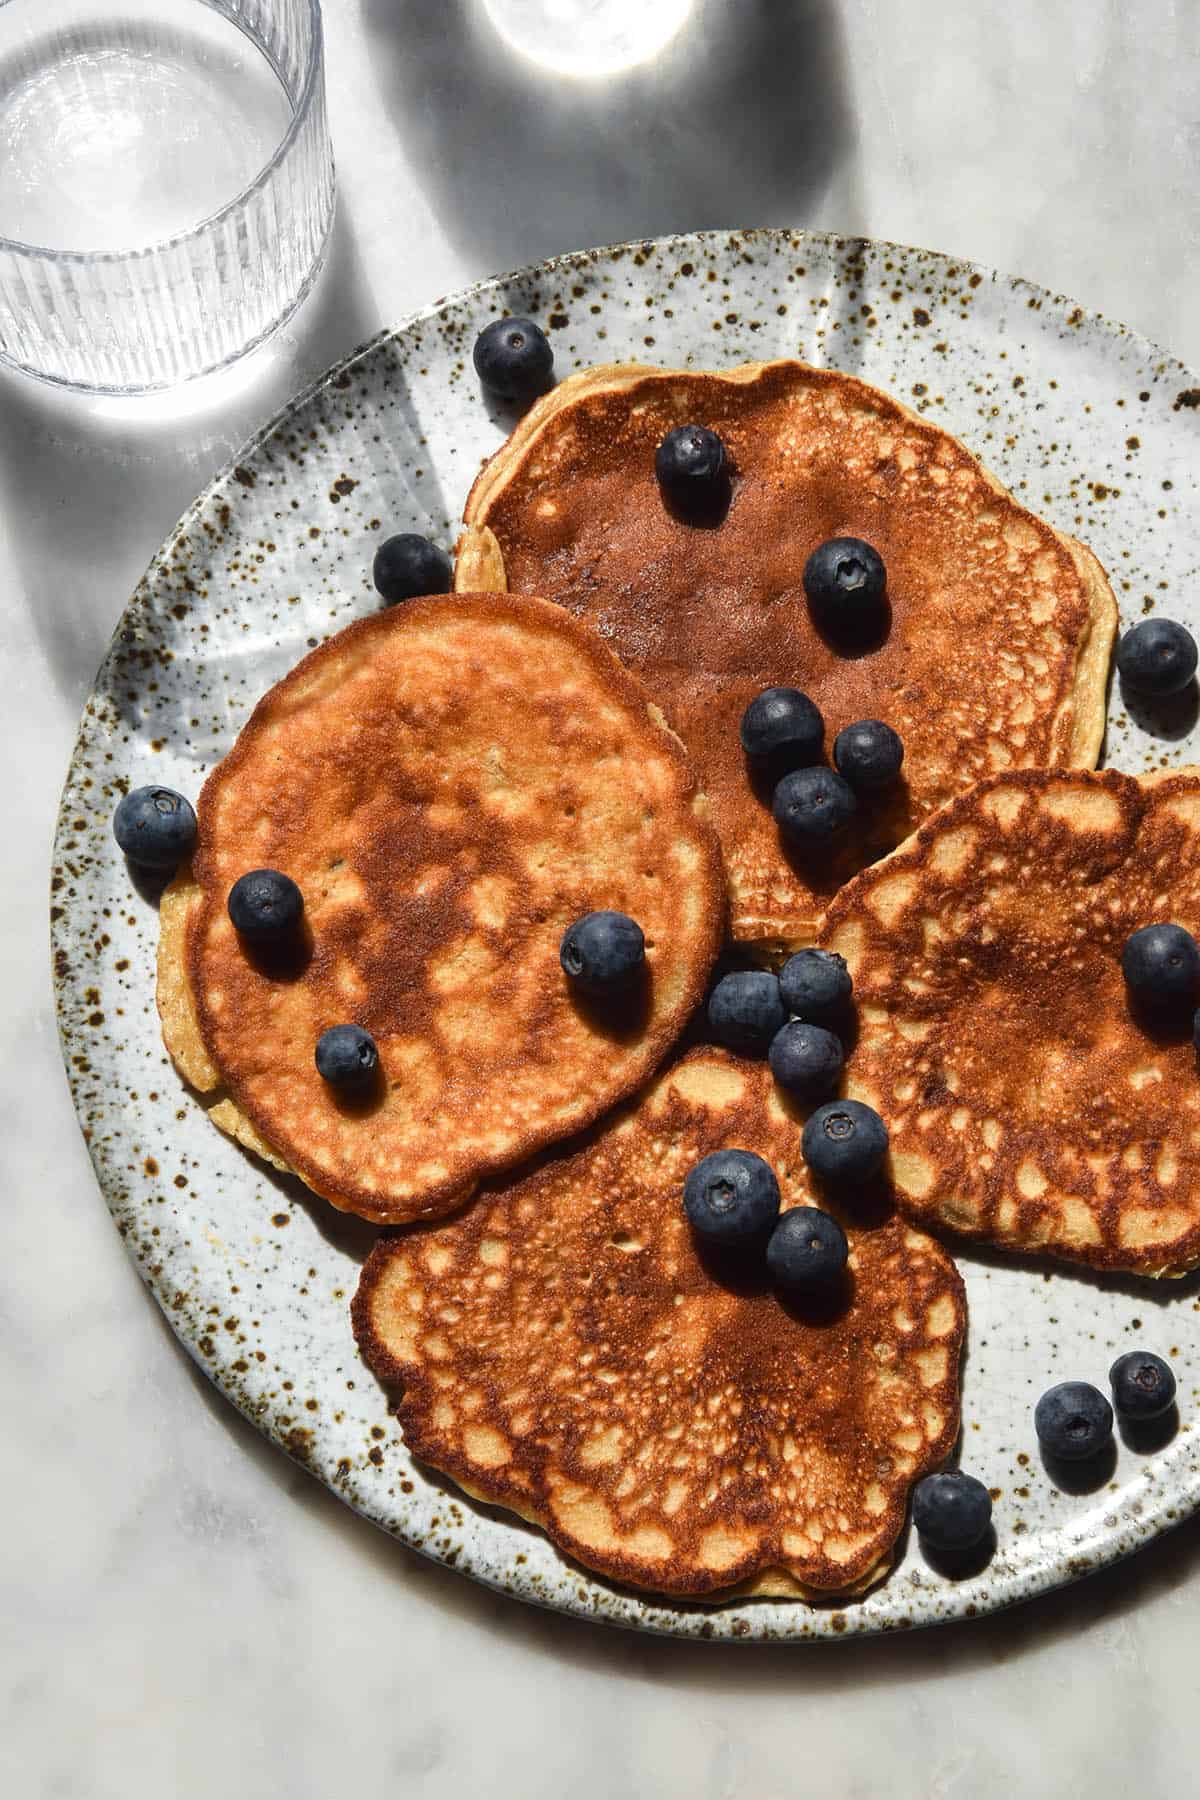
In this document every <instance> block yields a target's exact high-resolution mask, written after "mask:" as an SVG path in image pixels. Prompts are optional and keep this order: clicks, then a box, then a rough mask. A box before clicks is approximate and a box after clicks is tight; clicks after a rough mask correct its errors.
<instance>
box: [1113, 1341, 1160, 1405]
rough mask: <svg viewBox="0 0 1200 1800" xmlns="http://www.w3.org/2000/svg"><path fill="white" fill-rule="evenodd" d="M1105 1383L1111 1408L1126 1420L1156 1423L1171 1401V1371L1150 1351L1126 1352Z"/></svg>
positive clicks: (1118, 1359)
mask: <svg viewBox="0 0 1200 1800" xmlns="http://www.w3.org/2000/svg"><path fill="white" fill-rule="evenodd" d="M1108 1379H1109V1382H1110V1384H1111V1386H1112V1397H1113V1405H1114V1406H1115V1407H1116V1409H1117V1411H1118V1412H1119V1413H1123V1414H1124V1416H1125V1417H1126V1418H1127V1419H1157V1418H1158V1417H1159V1416H1160V1414H1162V1413H1165V1412H1166V1411H1167V1409H1168V1407H1170V1406H1171V1405H1172V1403H1173V1402H1174V1399H1175V1371H1174V1370H1173V1369H1172V1368H1171V1366H1170V1364H1169V1363H1165V1362H1164V1361H1163V1359H1162V1357H1161V1356H1155V1354H1154V1352H1153V1351H1152V1350H1127V1351H1126V1353H1125V1355H1124V1356H1118V1358H1117V1360H1116V1362H1115V1363H1114V1364H1113V1366H1112V1368H1111V1369H1110V1370H1109V1371H1108Z"/></svg>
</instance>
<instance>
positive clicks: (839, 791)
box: [771, 767, 858, 849]
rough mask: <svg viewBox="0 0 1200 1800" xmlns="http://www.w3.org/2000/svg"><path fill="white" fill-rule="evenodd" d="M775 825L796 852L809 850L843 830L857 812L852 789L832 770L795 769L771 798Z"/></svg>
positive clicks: (784, 778) (786, 776) (781, 782)
mask: <svg viewBox="0 0 1200 1800" xmlns="http://www.w3.org/2000/svg"><path fill="white" fill-rule="evenodd" d="M771 811H772V813H773V814H774V815H775V823H776V824H777V825H778V827H779V829H780V831H781V832H782V833H783V835H784V837H785V838H786V839H787V841H788V843H789V844H791V845H793V846H794V847H795V848H797V849H812V848H814V847H815V846H817V845H819V844H824V843H827V842H828V841H829V839H830V838H832V837H835V836H836V835H837V833H838V832H839V831H844V830H845V828H846V826H847V825H848V824H849V823H850V820H851V819H852V818H853V817H854V815H855V813H856V812H857V811H858V802H857V801H856V800H855V798H854V789H853V788H852V787H851V786H850V784H849V782H847V781H844V780H843V779H842V777H841V776H840V775H835V774H834V772H833V770H832V769H826V768H820V767H818V768H815V769H795V770H794V771H793V772H792V773H791V774H790V775H785V776H784V777H783V780H782V781H780V782H779V784H778V785H777V787H776V789H775V792H774V794H773V795H772V796H771Z"/></svg>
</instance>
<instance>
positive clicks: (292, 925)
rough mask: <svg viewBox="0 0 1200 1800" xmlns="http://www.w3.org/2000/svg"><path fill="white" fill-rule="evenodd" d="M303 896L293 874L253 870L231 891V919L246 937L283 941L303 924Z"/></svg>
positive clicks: (237, 881) (240, 877) (240, 878)
mask: <svg viewBox="0 0 1200 1800" xmlns="http://www.w3.org/2000/svg"><path fill="white" fill-rule="evenodd" d="M303 911H304V896H303V894H302V893H301V892H300V889H299V888H298V887H297V886H296V884H295V882H294V881H293V880H292V878H291V876H290V875H281V874H280V873H279V870H278V869H251V870H250V871H249V873H248V874H246V875H241V876H239V877H238V879H237V880H236V881H235V882H234V884H233V886H232V887H231V888H230V890H229V916H230V918H231V919H232V920H233V923H234V925H235V927H236V929H237V930H238V931H240V932H241V934H242V936H243V937H247V938H257V939H260V940H266V939H270V938H283V937H286V936H287V935H288V934H289V933H290V932H293V931H294V930H295V929H296V927H297V925H298V924H299V923H300V915H301V913H302V912H303Z"/></svg>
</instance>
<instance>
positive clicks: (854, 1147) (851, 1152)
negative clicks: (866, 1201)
mask: <svg viewBox="0 0 1200 1800" xmlns="http://www.w3.org/2000/svg"><path fill="white" fill-rule="evenodd" d="M887 1147H888V1130H887V1126H886V1125H885V1124H884V1122H883V1120H882V1119H881V1118H880V1116H879V1114H878V1113H877V1112H876V1111H875V1108H874V1107H873V1106H864V1104H863V1102H862V1101H861V1100H827V1101H826V1103H825V1105H824V1106H818V1108H817V1110H816V1111H815V1112H814V1113H810V1115H809V1117H808V1119H807V1120H806V1121H805V1126H804V1130H803V1132H802V1133H801V1137H800V1149H801V1151H802V1153H803V1156H804V1160H805V1162H806V1163H807V1164H808V1166H809V1168H810V1169H811V1170H812V1171H813V1173H814V1174H815V1175H818V1176H820V1177H821V1179H822V1180H823V1181H830V1182H838V1181H866V1180H867V1179H868V1178H869V1177H870V1176H872V1175H874V1174H875V1172H876V1170H877V1169H878V1168H879V1165H880V1164H881V1163H882V1161H883V1159H884V1157H885V1156H886V1155H887Z"/></svg>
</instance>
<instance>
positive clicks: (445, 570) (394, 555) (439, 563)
mask: <svg viewBox="0 0 1200 1800" xmlns="http://www.w3.org/2000/svg"><path fill="white" fill-rule="evenodd" d="M371 575H372V578H373V580H374V582H375V586H376V588H377V589H378V591H379V593H380V594H381V595H382V597H383V598H384V599H385V600H386V601H387V603H388V605H389V606H395V604H396V603H397V601H399V600H415V599H416V598H417V596H418V595H419V594H448V593H449V592H450V581H451V575H452V570H451V567H450V558H449V557H448V556H447V555H446V552H445V551H444V550H443V549H442V547H441V545H440V544H435V543H433V542H432V540H431V539H429V538H427V537H421V536H420V535H419V534H418V533H417V532H415V531H402V532H400V534H399V536H397V537H390V538H388V539H387V540H386V542H384V543H382V544H380V546H379V548H378V550H377V551H376V552H375V561H374V563H373V564H372V567H371Z"/></svg>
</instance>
